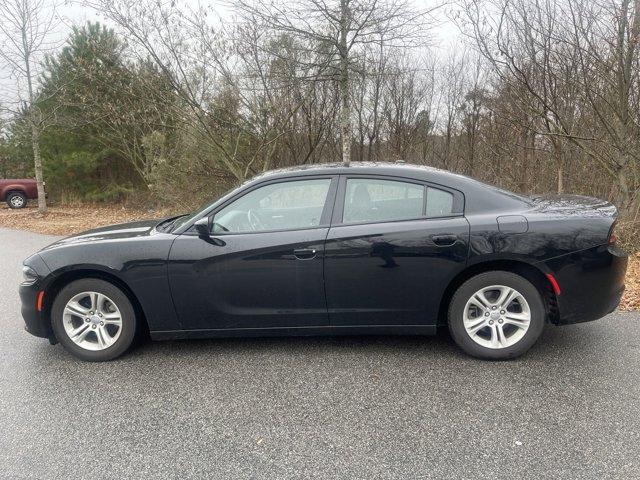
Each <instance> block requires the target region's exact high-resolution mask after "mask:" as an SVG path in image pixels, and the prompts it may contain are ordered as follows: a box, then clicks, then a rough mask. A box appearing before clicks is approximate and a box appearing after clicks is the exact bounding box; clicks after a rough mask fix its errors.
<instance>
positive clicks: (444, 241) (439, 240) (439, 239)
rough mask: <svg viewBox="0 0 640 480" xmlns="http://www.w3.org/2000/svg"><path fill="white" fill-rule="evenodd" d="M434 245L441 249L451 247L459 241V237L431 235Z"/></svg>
mask: <svg viewBox="0 0 640 480" xmlns="http://www.w3.org/2000/svg"><path fill="white" fill-rule="evenodd" d="M431 240H433V243H435V244H436V245H438V246H440V247H450V246H451V245H453V244H454V243H456V241H457V240H458V236H457V235H451V234H444V235H431Z"/></svg>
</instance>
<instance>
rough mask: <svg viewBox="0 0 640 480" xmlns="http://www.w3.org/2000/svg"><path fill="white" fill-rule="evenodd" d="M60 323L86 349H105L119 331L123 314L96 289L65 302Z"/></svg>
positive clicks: (117, 336) (114, 340)
mask: <svg viewBox="0 0 640 480" xmlns="http://www.w3.org/2000/svg"><path fill="white" fill-rule="evenodd" d="M62 324H63V326H64V330H65V332H66V334H67V335H68V336H69V338H70V339H71V340H72V341H73V342H74V343H75V344H76V345H78V346H79V347H81V348H84V349H85V350H93V351H96V350H105V349H107V348H109V347H110V346H112V345H113V344H114V343H115V342H116V341H117V340H118V338H119V337H120V333H121V332H122V315H121V313H120V309H119V308H118V306H117V305H116V304H115V303H114V302H113V300H111V299H110V298H109V297H107V296H106V295H104V294H102V293H98V292H82V293H79V294H77V295H75V296H73V297H72V298H71V299H70V300H69V301H68V302H67V304H66V305H65V307H64V311H63V316H62Z"/></svg>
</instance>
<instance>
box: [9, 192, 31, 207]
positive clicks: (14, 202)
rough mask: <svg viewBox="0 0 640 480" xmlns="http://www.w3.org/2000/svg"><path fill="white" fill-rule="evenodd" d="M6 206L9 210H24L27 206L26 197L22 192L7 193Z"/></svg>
mask: <svg viewBox="0 0 640 480" xmlns="http://www.w3.org/2000/svg"><path fill="white" fill-rule="evenodd" d="M7 205H9V208H24V207H26V206H27V196H26V195H25V194H24V193H22V192H9V193H8V194H7Z"/></svg>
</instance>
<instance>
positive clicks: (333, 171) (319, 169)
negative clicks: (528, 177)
mask: <svg viewBox="0 0 640 480" xmlns="http://www.w3.org/2000/svg"><path fill="white" fill-rule="evenodd" d="M347 174H362V175H390V176H397V177H407V178H415V179H419V180H428V181H431V182H435V183H439V182H438V180H448V181H447V182H446V183H449V184H450V183H451V181H455V180H457V181H462V182H466V181H474V180H472V179H471V178H469V177H465V176H463V175H458V174H455V173H451V172H448V171H446V170H440V169H438V168H434V167H428V166H426V165H415V164H408V163H403V162H395V163H394V162H350V163H348V164H345V163H343V162H336V163H319V164H310V165H297V166H294V167H286V168H280V169H276V170H270V171H268V172H264V173H261V174H259V175H257V176H255V177H253V178H252V179H251V181H252V182H253V181H254V180H266V179H269V178H281V177H297V176H303V175H347ZM451 186H452V187H453V185H451ZM453 188H455V187H453Z"/></svg>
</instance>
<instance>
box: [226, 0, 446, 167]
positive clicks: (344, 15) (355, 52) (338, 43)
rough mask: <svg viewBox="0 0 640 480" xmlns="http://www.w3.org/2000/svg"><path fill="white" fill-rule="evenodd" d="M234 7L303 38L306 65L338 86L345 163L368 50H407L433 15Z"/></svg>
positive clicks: (380, 1)
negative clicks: (353, 94)
mask: <svg viewBox="0 0 640 480" xmlns="http://www.w3.org/2000/svg"><path fill="white" fill-rule="evenodd" d="M232 5H233V6H234V7H235V8H236V11H238V12H239V13H240V14H241V15H242V16H243V17H244V18H245V20H247V21H249V22H260V23H261V24H263V25H264V26H265V27H267V28H269V29H271V30H274V31H277V32H280V33H284V34H287V35H290V36H292V37H294V38H299V39H301V40H302V41H301V44H302V45H304V48H305V50H306V54H305V55H304V57H303V59H302V61H303V62H305V63H312V64H314V65H316V66H317V67H319V68H318V70H319V75H320V77H321V78H324V79H327V80H332V81H335V82H336V83H337V86H338V91H339V98H340V120H339V124H340V137H341V144H342V160H343V162H345V163H348V162H349V161H350V160H351V147H352V142H353V126H352V117H353V105H352V99H351V91H352V84H353V83H354V81H356V79H357V76H358V74H362V71H361V67H362V65H363V62H362V61H361V60H362V58H361V57H362V55H363V50H364V47H365V46H368V45H372V44H385V45H388V46H401V45H402V46H408V45H409V44H411V43H414V42H416V40H417V39H419V38H424V37H425V33H424V32H425V31H427V30H428V29H426V28H425V27H426V25H425V20H426V17H427V15H428V14H429V13H430V12H432V11H433V9H430V10H426V11H425V10H423V11H420V10H417V9H416V8H415V7H414V5H413V3H412V2H410V1H408V0H290V1H287V2H280V1H276V0H239V1H236V2H233V3H232ZM434 8H437V7H434ZM354 77H355V78H354Z"/></svg>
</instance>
